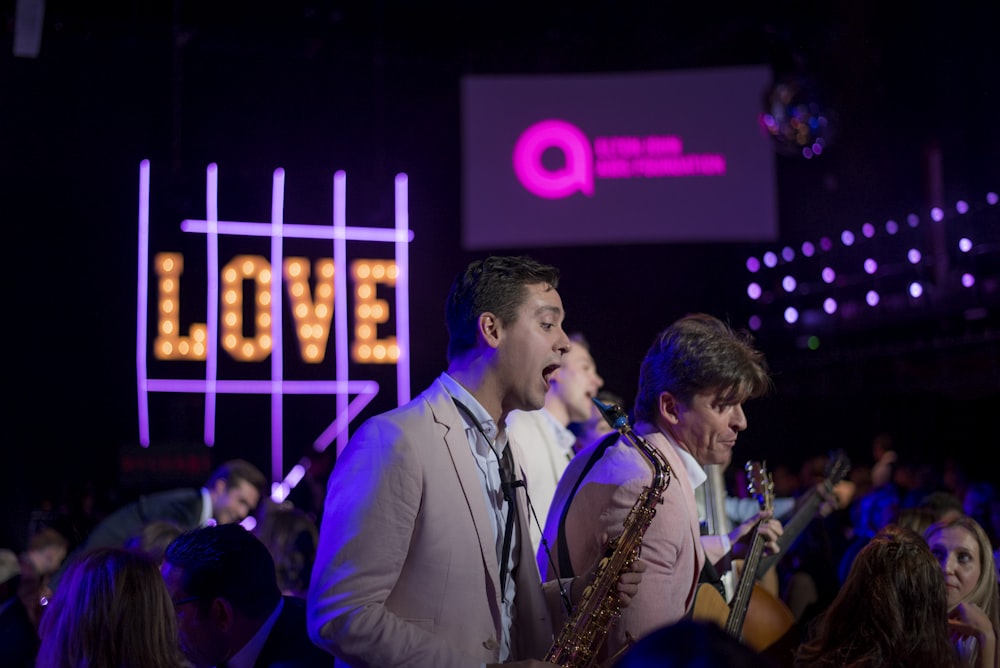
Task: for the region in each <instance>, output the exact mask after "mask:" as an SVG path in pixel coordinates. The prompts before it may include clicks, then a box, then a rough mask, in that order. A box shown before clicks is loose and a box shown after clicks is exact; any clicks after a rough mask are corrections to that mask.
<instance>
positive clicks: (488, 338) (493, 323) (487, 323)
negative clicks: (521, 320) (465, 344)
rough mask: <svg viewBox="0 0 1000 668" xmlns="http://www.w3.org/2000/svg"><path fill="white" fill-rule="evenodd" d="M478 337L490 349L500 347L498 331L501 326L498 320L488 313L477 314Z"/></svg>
mask: <svg viewBox="0 0 1000 668" xmlns="http://www.w3.org/2000/svg"><path fill="white" fill-rule="evenodd" d="M478 322H479V335H480V336H481V337H483V341H484V342H485V343H486V345H488V346H489V347H490V348H497V347H498V346H499V345H500V331H501V330H502V329H503V326H502V325H501V323H500V318H498V317H496V315H494V314H493V313H490V312H488V311H486V312H484V313H480V314H479V321H478Z"/></svg>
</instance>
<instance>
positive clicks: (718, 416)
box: [539, 314, 781, 653]
mask: <svg viewBox="0 0 1000 668" xmlns="http://www.w3.org/2000/svg"><path fill="white" fill-rule="evenodd" d="M770 386H771V380H770V376H769V374H768V370H767V366H766V362H765V361H764V358H763V355H762V354H761V353H760V352H759V351H757V350H755V349H754V348H753V346H752V345H751V343H750V340H749V337H748V336H744V335H741V334H738V333H736V332H734V331H733V330H731V329H730V328H729V327H728V326H727V325H725V324H724V323H723V322H721V321H719V320H718V319H716V318H714V317H712V316H709V315H705V314H693V315H688V316H686V317H684V318H681V319H680V320H678V321H677V322H675V323H674V324H672V325H671V326H670V327H668V328H667V329H665V330H664V331H663V332H661V333H660V334H659V335H658V336H657V338H656V340H655V341H654V343H653V345H652V346H651V348H650V349H649V352H648V353H647V354H646V357H645V359H644V360H643V362H642V367H641V371H640V377H639V390H638V394H637V397H636V402H635V419H636V424H635V426H634V428H633V431H634V432H635V433H636V434H637V435H639V436H641V437H643V438H644V439H645V440H646V441H648V442H649V443H650V444H651V445H652V446H653V447H655V448H656V449H657V450H658V451H659V452H660V453H661V454H662V455H663V457H664V458H665V459H666V461H667V463H668V464H669V465H670V468H671V472H672V479H671V482H670V484H669V485H668V487H667V489H666V490H665V492H664V494H663V504H662V505H661V506H660V507H659V508H657V510H656V515H655V516H654V517H653V520H652V523H651V524H650V526H649V528H648V529H647V530H646V533H645V536H644V538H643V543H642V552H641V555H642V559H643V561H645V562H646V565H647V569H646V571H645V573H644V574H643V579H642V582H641V583H640V586H639V590H638V592H637V593H636V595H635V597H634V598H633V599H632V602H631V604H630V605H629V607H628V608H626V609H624V610H623V611H622V617H621V620H620V623H618V624H617V625H616V626H614V627H613V628H612V631H611V633H610V634H609V636H608V650H609V651H610V652H611V653H614V652H616V651H618V650H620V649H622V648H624V647H625V646H627V645H628V644H629V642H630V641H629V638H631V639H632V640H638V639H639V638H641V637H642V636H644V635H646V634H647V633H649V632H650V631H652V630H654V629H657V628H659V627H662V626H665V625H667V624H671V623H674V622H677V621H679V620H680V619H682V618H684V617H685V616H686V615H688V614H689V612H690V611H691V609H692V606H693V604H694V601H695V595H696V592H697V591H698V584H699V580H700V578H701V575H702V571H703V569H705V568H706V561H707V562H708V563H709V564H711V566H712V567H714V568H715V569H717V570H718V571H721V570H724V569H726V568H727V567H728V557H730V556H732V553H733V552H736V553H737V554H736V556H740V552H741V549H739V548H742V549H743V550H745V543H747V542H749V539H750V538H752V535H753V533H752V532H753V528H754V527H755V526H756V525H757V523H758V520H763V523H762V524H761V533H762V535H763V536H764V537H765V539H766V550H768V551H770V552H771V553H773V552H777V551H778V549H779V548H778V545H777V542H776V541H777V537H778V536H779V535H780V534H781V525H780V523H779V522H777V520H774V519H770V517H771V514H770V511H768V512H767V513H761V514H760V515H758V516H757V517H754V518H751V519H750V520H747V521H746V522H744V523H743V524H741V525H740V526H738V527H737V528H736V529H734V530H733V531H732V532H731V533H730V534H729V535H723V536H702V535H701V531H700V524H699V518H698V508H697V505H696V502H695V492H694V490H695V488H697V487H698V486H699V485H701V484H702V483H703V482H704V481H705V480H706V474H705V471H704V469H703V467H704V466H705V465H708V464H721V465H723V466H725V465H727V464H729V462H730V460H731V459H732V456H733V447H734V446H735V445H736V439H737V436H738V435H739V433H740V432H741V431H743V430H744V429H746V426H747V419H746V415H745V414H744V412H743V403H744V402H745V401H747V400H748V399H752V398H756V397H759V396H761V395H763V394H765V393H766V392H767V391H768V390H769V389H770ZM651 478H652V468H651V466H650V464H649V462H648V461H647V459H646V457H645V456H644V455H643V454H642V453H641V452H639V451H638V450H637V449H636V448H635V447H634V446H633V445H631V444H630V443H629V442H628V441H627V440H626V439H616V438H615V437H614V436H611V437H606V438H605V439H601V440H600V441H598V442H597V443H594V444H591V445H590V446H588V447H587V448H586V449H585V450H583V451H581V452H580V453H579V454H578V455H577V456H576V457H575V458H574V460H573V462H572V463H571V464H570V467H569V468H568V469H567V470H566V472H565V473H564V474H563V477H562V479H561V480H560V482H559V486H558V488H557V490H556V496H555V499H554V500H553V503H552V507H551V509H550V511H549V515H548V518H547V520H546V526H545V537H546V539H547V540H548V542H549V544H550V545H554V546H555V549H554V552H555V553H556V554H559V555H560V559H558V560H556V565H555V568H554V569H553V567H552V566H549V568H548V570H549V571H550V572H548V573H547V576H548V577H556V576H559V577H565V576H567V575H570V574H571V573H572V572H574V571H576V570H577V569H579V568H585V567H586V564H589V563H592V562H593V560H594V558H595V557H596V556H597V555H598V554H599V553H600V551H601V550H602V547H603V546H602V544H601V538H602V536H605V535H609V536H616V535H618V534H619V533H621V528H622V526H623V524H624V522H625V519H626V517H627V516H628V514H629V511H630V510H631V509H632V506H633V505H634V504H635V501H636V499H637V498H639V495H640V494H641V493H642V491H643V489H644V488H645V487H647V486H649V485H650V483H651ZM734 547H738V549H736V550H734V549H733V548H734ZM539 562H540V563H543V562H542V560H541V558H539ZM560 564H561V565H560ZM553 571H554V572H553ZM567 571H570V572H567ZM721 621H724V620H721Z"/></svg>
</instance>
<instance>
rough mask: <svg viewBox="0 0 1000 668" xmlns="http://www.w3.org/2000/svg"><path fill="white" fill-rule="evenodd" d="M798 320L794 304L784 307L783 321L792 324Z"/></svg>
mask: <svg viewBox="0 0 1000 668" xmlns="http://www.w3.org/2000/svg"><path fill="white" fill-rule="evenodd" d="M798 320H799V310H798V309H797V308H795V307H794V306H789V307H788V308H786V309H785V322H787V323H788V324H789V325H794V324H795V323H796V322H798Z"/></svg>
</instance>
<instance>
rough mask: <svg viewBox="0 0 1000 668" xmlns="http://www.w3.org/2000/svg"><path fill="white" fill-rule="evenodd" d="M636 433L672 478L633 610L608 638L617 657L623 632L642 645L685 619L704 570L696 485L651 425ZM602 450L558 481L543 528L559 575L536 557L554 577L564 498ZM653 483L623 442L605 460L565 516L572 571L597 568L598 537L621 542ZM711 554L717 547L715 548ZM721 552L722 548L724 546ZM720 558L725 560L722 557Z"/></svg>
mask: <svg viewBox="0 0 1000 668" xmlns="http://www.w3.org/2000/svg"><path fill="white" fill-rule="evenodd" d="M635 430H636V433H640V434H644V436H645V438H646V440H647V441H649V442H650V443H651V444H652V445H653V446H654V447H656V448H657V449H658V450H659V451H660V452H661V453H662V454H663V455H664V457H665V458H666V460H667V462H668V463H669V464H670V467H671V470H672V479H671V482H670V485H669V486H668V487H667V489H666V491H665V492H664V495H663V505H661V506H660V507H659V508H658V510H657V511H656V515H655V516H654V517H653V521H652V523H651V524H650V526H649V528H648V529H647V530H646V534H645V536H644V537H643V543H642V549H641V552H640V556H641V558H642V559H643V561H645V562H646V564H647V568H646V572H645V573H644V574H643V577H642V582H641V583H640V584H639V591H638V593H637V594H636V596H635V597H634V598H633V599H632V603H631V605H629V606H628V607H627V608H625V609H624V610H622V616H621V619H620V622H619V623H618V624H617V625H616V626H615V627H613V628H612V629H611V631H610V632H609V634H608V650H609V651H610V652H612V653H614V652H616V651H617V650H618V649H620V648H621V647H622V646H623V645H624V643H625V642H626V635H625V634H626V633H628V634H629V635H630V636H632V638H634V639H636V640H638V639H639V638H640V637H642V636H644V635H646V634H647V633H649V632H650V631H653V630H654V629H657V628H659V627H661V626H664V625H667V624H671V623H673V622H676V621H678V620H680V619H681V618H683V617H684V616H685V614H687V612H688V610H689V609H690V607H691V606H692V604H693V602H694V595H695V591H696V589H697V586H698V577H699V575H700V573H701V569H702V567H703V565H704V563H705V558H706V555H705V549H704V548H703V546H702V543H701V540H700V533H701V532H700V527H699V523H698V509H697V506H696V505H695V496H694V489H693V488H692V487H691V480H690V478H689V477H688V475H687V471H686V470H685V468H684V465H683V463H682V461H681V458H680V456H679V455H678V454H677V452H676V450H675V449H674V447H673V446H672V445H670V443H669V442H668V441H667V438H666V436H664V435H663V434H662V433H661V432H659V431H658V430H656V429H655V428H654V427H652V426H650V425H643V424H639V425H636V427H635ZM597 445H598V444H597V443H595V444H593V445H591V446H588V448H587V449H585V450H584V451H582V452H581V453H580V454H578V455H577V456H576V457H574V459H573V462H572V463H571V464H570V467H569V468H568V469H567V471H566V473H565V474H564V475H563V477H562V479H561V480H560V481H559V486H558V489H557V490H556V497H555V499H554V500H553V503H552V508H551V509H550V511H549V515H548V519H547V521H546V524H545V537H546V539H547V540H548V541H549V544H550V546H551V551H552V556H553V560H554V561H555V563H556V568H555V569H553V568H552V566H551V565H549V564H548V557H547V556H546V555H545V554H544V553H543V552H541V551H540V552H539V555H538V560H539V565H540V567H545V568H546V572H547V574H548V576H549V577H553V576H555V575H556V574H557V573H558V548H557V543H556V541H557V534H558V521H559V515H560V514H561V513H562V510H563V508H564V507H565V505H566V497H567V496H568V495H569V493H570V491H571V488H572V487H573V485H574V484H575V482H576V480H577V479H578V478H579V475H580V472H581V470H582V469H583V467H584V464H585V463H586V460H587V459H589V455H590V454H591V453H592V452H593V450H594V448H595V447H596V446H597ZM651 482H652V467H651V465H650V464H649V461H648V460H647V459H646V458H645V457H644V456H643V455H642V453H641V452H639V451H638V450H637V449H636V448H635V447H633V446H632V445H631V444H629V443H627V442H626V441H624V440H619V441H618V442H617V443H615V444H614V445H612V446H611V447H609V448H608V449H607V451H606V452H605V453H604V456H603V457H601V459H600V460H598V462H597V463H596V464H595V465H594V466H593V468H591V469H590V471H589V472H588V473H587V474H586V476H585V477H584V479H583V482H582V483H581V484H580V487H579V489H578V490H577V492H576V496H575V498H574V500H573V502H572V504H571V505H570V508H569V511H568V513H567V515H566V546H567V548H568V550H569V555H570V560H571V563H572V566H573V570H574V572H577V573H579V572H581V569H585V568H586V567H587V565H588V564H592V563H594V560H595V559H596V558H597V556H598V555H599V553H600V551H601V547H602V546H601V545H600V544H599V542H600V538H601V535H602V534H603V533H606V534H607V535H608V536H610V537H616V536H618V535H619V534H620V533H621V531H622V527H623V526H624V523H625V519H626V518H627V517H628V514H629V511H630V510H631V509H632V507H633V506H634V505H635V502H636V500H637V499H638V498H639V495H640V493H641V492H642V490H643V488H645V487H647V486H648V485H649V484H650V483H651ZM713 547H714V546H713ZM720 547H721V546H720ZM720 556H721V555H720Z"/></svg>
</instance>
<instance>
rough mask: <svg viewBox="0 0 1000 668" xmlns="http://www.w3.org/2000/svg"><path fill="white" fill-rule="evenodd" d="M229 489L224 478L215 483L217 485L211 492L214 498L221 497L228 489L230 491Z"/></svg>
mask: <svg viewBox="0 0 1000 668" xmlns="http://www.w3.org/2000/svg"><path fill="white" fill-rule="evenodd" d="M228 487H229V485H228V483H226V481H225V480H223V479H222V478H219V479H218V480H216V481H215V484H214V485H213V486H212V489H211V490H209V491H210V492H212V495H213V496H221V495H222V494H225V493H226V489H228Z"/></svg>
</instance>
